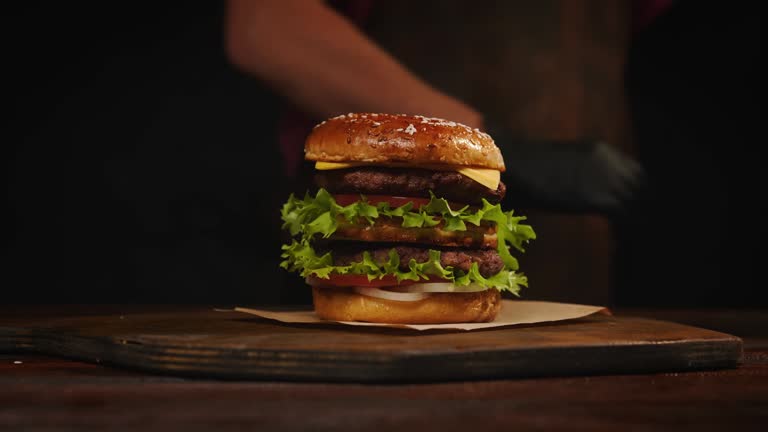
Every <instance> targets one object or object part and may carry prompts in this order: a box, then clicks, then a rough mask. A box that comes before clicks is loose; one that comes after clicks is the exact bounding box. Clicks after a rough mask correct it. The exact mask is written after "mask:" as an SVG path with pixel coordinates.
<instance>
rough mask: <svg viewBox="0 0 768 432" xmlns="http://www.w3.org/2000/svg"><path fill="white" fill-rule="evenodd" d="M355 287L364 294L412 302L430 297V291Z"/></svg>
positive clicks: (357, 291)
mask: <svg viewBox="0 0 768 432" xmlns="http://www.w3.org/2000/svg"><path fill="white" fill-rule="evenodd" d="M353 289H354V290H355V292H356V293H358V294H362V295H364V296H368V297H376V298H380V299H385V300H394V301H405V302H412V301H419V300H424V299H425V298H427V297H429V294H428V293H418V292H413V293H412V292H394V291H385V290H383V289H379V288H374V287H354V288H353Z"/></svg>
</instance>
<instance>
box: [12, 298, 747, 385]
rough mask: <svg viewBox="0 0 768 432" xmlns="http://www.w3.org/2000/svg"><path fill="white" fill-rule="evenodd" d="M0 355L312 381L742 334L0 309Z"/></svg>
mask: <svg viewBox="0 0 768 432" xmlns="http://www.w3.org/2000/svg"><path fill="white" fill-rule="evenodd" d="M0 352H29V353H42V354H48V355H54V356H62V357H67V358H75V359H80V360H86V361H89V362H96V363H102V364H109V365H115V366H120V367H125V368H131V369H137V370H143V371H150V372H157V373H162V374H171V375H184V376H198V377H210V378H227V379H262V380H263V379H266V380H307V381H357V382H373V381H379V382H385V381H397V382H404V381H437V380H466V379H479V378H500V377H533V376H567V375H585V374H591V375H594V374H616V373H648V372H666V371H670V372H673V371H686V370H702V369H718V368H730V367H736V366H737V365H738V364H739V362H740V359H741V356H742V342H741V340H740V339H739V338H737V337H735V336H731V335H728V334H724V333H718V332H714V331H710V330H705V329H701V328H696V327H690V326H686V325H682V324H676V323H671V322H665V321H656V320H649V319H643V318H630V317H610V316H602V315H594V316H591V317H587V318H582V319H578V320H571V321H564V322H559V323H550V324H541V325H529V326H519V327H508V328H498V329H490V330H482V331H472V332H454V331H451V332H447V331H426V332H417V331H411V330H400V329H386V328H367V327H366V328H360V327H348V326H342V325H327V326H308V325H286V324H280V323H275V322H272V321H268V320H263V319H259V318H254V317H252V316H249V315H245V314H241V313H237V312H219V311H214V310H210V309H208V310H205V309H186V310H177V311H167V312H163V311H156V312H151V313H125V314H119V313H114V314H103V315H99V314H87V315H79V316H69V317H49V318H47V319H40V318H37V319H34V320H30V319H29V318H28V317H27V318H25V317H18V316H17V317H6V318H3V317H0Z"/></svg>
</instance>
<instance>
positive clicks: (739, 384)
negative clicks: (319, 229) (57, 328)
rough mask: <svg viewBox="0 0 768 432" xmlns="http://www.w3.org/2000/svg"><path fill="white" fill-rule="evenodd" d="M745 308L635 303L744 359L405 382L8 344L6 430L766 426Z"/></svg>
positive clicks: (1, 386) (82, 312) (88, 310)
mask: <svg viewBox="0 0 768 432" xmlns="http://www.w3.org/2000/svg"><path fill="white" fill-rule="evenodd" d="M163 311H167V307H150V306H134V307H129V306H100V307H98V308H94V307H93V306H90V307H85V306H77V305H70V306H47V307H46V306H34V307H32V306H25V307H10V306H0V321H2V322H3V325H5V324H7V323H10V322H11V321H13V322H15V323H16V324H18V323H27V324H39V323H41V322H44V321H46V320H48V319H53V320H61V319H66V318H70V319H71V318H72V317H75V316H88V315H90V316H99V315H104V314H107V313H109V314H116V315H118V316H119V315H120V314H126V315H132V314H149V313H158V312H163ZM615 312H616V313H617V315H620V316H623V315H626V314H627V312H625V311H615ZM746 312H747V313H745V311H735V310H731V311H727V310H709V311H705V310H701V311H685V310H664V311H653V310H643V311H640V310H632V311H629V313H631V314H632V315H639V316H644V315H646V314H650V315H649V316H663V317H664V318H665V319H671V320H676V321H680V322H684V323H704V324H706V325H707V326H708V327H709V328H712V329H715V330H719V331H729V332H732V331H736V332H737V333H735V334H737V335H739V336H742V335H747V334H749V335H752V336H751V337H746V338H745V339H744V343H745V355H744V358H743V364H742V365H741V366H739V367H738V368H736V369H721V370H715V371H695V372H681V373H678V372H675V373H658V374H629V375H599V376H595V375H592V376H583V377H548V378H536V379H500V380H472V381H458V382H441V383H420V384H415V383H397V384H394V385H393V384H391V383H387V384H350V383H300V382H274V381H231V380H228V381H216V380H200V379H188V378H180V377H174V376H168V375H158V374H146V373H142V372H137V371H135V370H129V369H124V368H111V367H105V366H103V365H97V364H94V363H86V362H82V361H77V360H67V359H62V358H52V357H43V356H38V355H33V354H7V355H2V354H0V430H2V431H6V430H8V431H16V430H20V431H21V430H23V431H54V430H67V431H69V430H78V431H104V430H118V431H136V430H141V431H142V432H149V431H163V432H167V431H176V430H183V431H185V432H191V431H208V430H216V431H239V430H284V431H307V430H317V431H334V432H339V431H360V430H365V431H388V432H391V431H393V430H397V431H398V432H410V431H424V430H440V431H462V432H466V431H468V430H479V431H490V430H515V431H527V430H546V431H555V430H558V431H559V430H588V431H592V432H600V431H619V430H635V431H650V430H675V431H685V432H687V431H695V432H702V431H722V430H738V431H762V430H763V429H764V426H765V423H766V421H768V333H766V332H768V327H766V326H765V325H763V324H764V323H765V319H766V317H768V314H766V312H764V311H763V312H761V311H746ZM742 332H746V333H742Z"/></svg>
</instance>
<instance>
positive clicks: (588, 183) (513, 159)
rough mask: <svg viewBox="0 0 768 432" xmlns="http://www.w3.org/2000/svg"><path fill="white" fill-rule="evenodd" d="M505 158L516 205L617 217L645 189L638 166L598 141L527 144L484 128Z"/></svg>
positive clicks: (506, 133)
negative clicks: (598, 213)
mask: <svg viewBox="0 0 768 432" xmlns="http://www.w3.org/2000/svg"><path fill="white" fill-rule="evenodd" d="M487 131H488V133H490V134H491V136H492V137H493V138H494V141H495V142H496V144H497V145H498V146H499V148H500V149H501V151H502V154H503V155H504V160H505V163H506V167H507V171H506V172H505V173H504V180H505V183H506V184H507V189H508V192H507V195H508V196H509V197H510V199H511V200H512V201H513V202H515V204H514V205H515V206H518V207H519V206H533V207H542V208H546V209H551V210H558V211H575V212H594V211H596V212H601V213H608V214H617V213H621V212H622V211H623V210H625V209H626V208H627V207H628V206H629V204H630V203H631V202H632V200H633V199H635V198H636V195H637V194H638V193H639V192H640V190H641V189H642V188H643V186H644V185H645V173H644V170H643V168H642V166H641V165H640V164H639V163H638V162H637V161H636V160H634V159H632V158H630V157H629V156H627V155H625V154H623V153H622V152H620V151H619V150H618V149H616V148H614V147H612V146H610V145H608V144H607V143H605V142H602V141H589V140H583V141H572V142H569V141H560V142H558V141H528V140H520V139H516V138H513V137H512V136H511V134H510V133H509V131H508V130H506V129H502V128H494V127H489V128H487Z"/></svg>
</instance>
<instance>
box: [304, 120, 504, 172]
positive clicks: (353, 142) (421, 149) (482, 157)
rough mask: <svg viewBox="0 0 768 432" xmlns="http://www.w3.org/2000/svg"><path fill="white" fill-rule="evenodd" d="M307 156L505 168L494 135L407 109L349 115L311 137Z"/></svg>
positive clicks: (322, 125) (323, 126)
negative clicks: (406, 110) (389, 112)
mask: <svg viewBox="0 0 768 432" xmlns="http://www.w3.org/2000/svg"><path fill="white" fill-rule="evenodd" d="M304 153H305V158H306V159H307V160H311V161H322V162H363V163H385V164H389V163H395V164H403V165H458V166H465V167H473V168H488V169H494V170H499V171H504V169H505V167H504V159H503V158H502V157H501V151H500V150H499V148H498V147H496V144H495V143H494V142H493V139H492V138H491V137H490V136H489V135H488V134H486V133H484V132H481V131H480V130H479V129H472V128H470V127H469V126H465V125H463V124H459V123H456V122H452V121H448V120H442V119H438V118H430V117H423V116H410V115H404V114H368V113H359V114H353V113H350V114H346V115H340V116H338V117H334V118H332V119H329V120H326V121H324V122H322V123H320V124H318V125H317V126H315V129H314V130H313V131H312V133H310V134H309V136H308V137H307V141H306V143H305V146H304Z"/></svg>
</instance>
